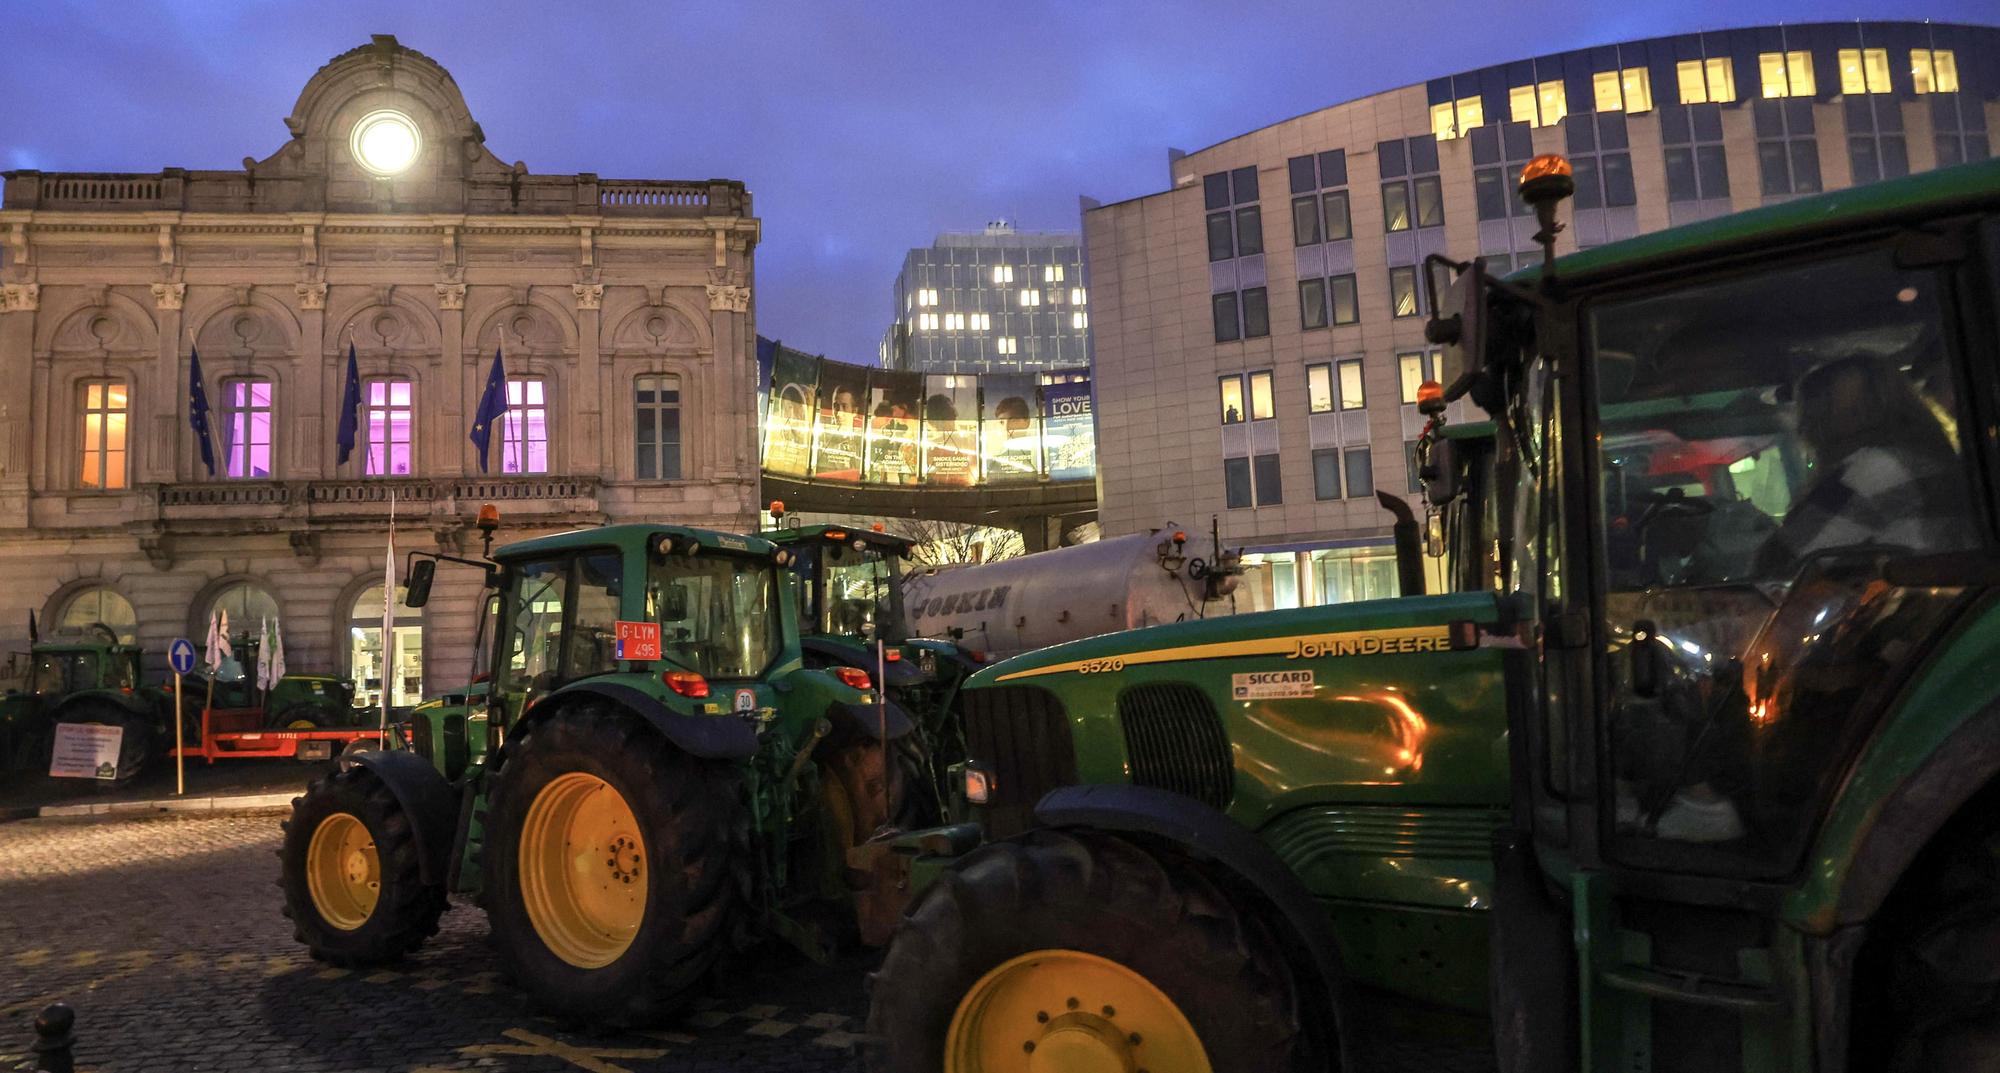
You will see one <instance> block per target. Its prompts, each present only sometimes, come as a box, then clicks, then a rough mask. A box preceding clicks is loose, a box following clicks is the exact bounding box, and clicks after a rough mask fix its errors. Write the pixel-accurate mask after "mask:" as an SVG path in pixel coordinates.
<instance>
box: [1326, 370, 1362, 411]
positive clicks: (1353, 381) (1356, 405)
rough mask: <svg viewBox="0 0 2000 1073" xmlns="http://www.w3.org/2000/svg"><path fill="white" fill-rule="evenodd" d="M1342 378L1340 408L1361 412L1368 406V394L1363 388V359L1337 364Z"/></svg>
mask: <svg viewBox="0 0 2000 1073" xmlns="http://www.w3.org/2000/svg"><path fill="white" fill-rule="evenodd" d="M1334 368H1335V371H1336V372H1337V373H1338V375H1339V377H1340V408H1341V409H1343V410H1359V409H1361V408H1362V407H1364V406H1367V405H1368V393H1367V392H1366V391H1364V390H1363V389H1362V386H1361V359H1360V358H1349V359H1347V360H1346V361H1343V362H1338V363H1336V364H1335V367H1334Z"/></svg>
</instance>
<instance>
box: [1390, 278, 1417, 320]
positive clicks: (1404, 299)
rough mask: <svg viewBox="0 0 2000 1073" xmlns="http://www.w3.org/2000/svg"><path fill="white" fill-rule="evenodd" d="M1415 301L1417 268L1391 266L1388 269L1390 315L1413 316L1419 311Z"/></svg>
mask: <svg viewBox="0 0 2000 1073" xmlns="http://www.w3.org/2000/svg"><path fill="white" fill-rule="evenodd" d="M1418 304H1419V303H1418V301H1417V270H1416V269H1415V268H1391V269H1390V270H1389V311H1390V316H1395V317H1414V316H1416V315H1417V313H1418V312H1419V310H1418V308H1417V307H1418Z"/></svg>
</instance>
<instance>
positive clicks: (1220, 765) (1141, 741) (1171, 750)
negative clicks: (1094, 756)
mask: <svg viewBox="0 0 2000 1073" xmlns="http://www.w3.org/2000/svg"><path fill="white" fill-rule="evenodd" d="M1118 723H1119V725H1120V726H1121V727H1123V728H1124V731H1125V755H1126V758H1127V759H1128V760H1130V761H1131V764H1132V782H1133V784H1134V785H1138V786H1150V787H1153V788H1155V789H1160V790H1172V791H1173V792H1175V793H1177V794H1185V795H1187V796H1188V797H1192V798H1194V799H1195V800H1196V801H1200V802H1202V803H1203V804H1205V805H1209V806H1212V807H1214V808H1217V809H1226V808H1228V807H1229V801H1230V799H1231V798H1232V797H1234V796H1235V790H1236V765H1235V762H1234V760H1233V759H1232V757H1231V755H1230V752H1229V735H1227V734H1225V733H1223V731H1222V720H1221V718H1220V717H1218V716H1217V715H1216V714H1215V706H1214V705H1212V704H1210V703H1209V702H1208V697H1207V696H1206V695H1204V694H1203V693H1202V691H1201V690H1199V689H1197V688H1195V687H1194V686H1191V685H1186V684H1182V683H1173V682H1162V683H1156V684H1149V685H1141V686H1133V687H1132V688H1131V689H1128V690H1126V691H1125V692H1123V693H1120V694H1119V695H1118Z"/></svg>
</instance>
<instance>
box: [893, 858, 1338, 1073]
mask: <svg viewBox="0 0 2000 1073" xmlns="http://www.w3.org/2000/svg"><path fill="white" fill-rule="evenodd" d="M868 986H869V996H870V1007H869V1012H868V1033H867V1034H868V1039H869V1040H870V1041H871V1042H870V1050H869V1054H868V1068H869V1069H871V1070H874V1071H876V1073H918V1071H924V1073H935V1071H937V1070H940V1069H941V1070H943V1071H944V1073H973V1071H978V1073H1003V1071H1005V1073H1012V1071H1021V1073H1026V1071H1029V1070H1043V1069H1062V1070H1076V1071H1079V1073H1083V1071H1092V1073H1094V1071H1098V1070H1105V1071H1111V1070H1131V1069H1145V1070H1149V1071H1151V1073H1214V1071H1239V1070H1240V1071H1251V1070H1258V1071H1270V1070H1288V1069H1294V1068H1305V1067H1306V1064H1307V1063H1308V1062H1311V1061H1312V1060H1313V1059H1314V1058H1315V1057H1316V1058H1317V1067H1324V1065H1325V1062H1326V1058H1327V1056H1325V1055H1319V1056H1313V1055H1310V1054H1308V1053H1307V1052H1309V1051H1311V1050H1312V1049H1313V1047H1312V1044H1310V1043H1309V1042H1308V1040H1307V1036H1306V1034H1305V1033H1304V1032H1303V1031H1302V1030H1301V1026H1300V1023H1299V1015H1298V1010H1297V1001H1296V998H1295V995H1296V993H1297V990H1296V987H1295V985H1294V980H1293V978H1292V974H1291V971H1290V969H1289V968H1288V966H1287V965H1286V963H1285V959H1284V955H1283V953H1282V951H1281V950H1280V949H1279V948H1278V946H1277V944H1276V943H1275V942H1274V941H1272V939H1271V937H1270V935H1269V933H1268V932H1266V931H1265V930H1264V929H1263V928H1262V927H1261V926H1260V925H1259V924H1258V922H1257V921H1256V920H1255V919H1253V918H1250V917H1247V916H1245V915H1243V914H1242V913H1241V912H1239V911H1238V909H1237V908H1236V907H1235V906H1234V905H1232V904H1231V902H1230V901H1229V899H1228V897H1227V896H1226V895H1225V894H1224V893H1223V892H1222V891H1221V890H1220V889H1219V888H1218V887H1217V886H1216V885H1215V884H1213V883H1211V882H1210V881H1209V880H1208V879H1207V878H1206V877H1204V876H1203V875H1202V874H1201V872H1199V871H1198V870H1197V869H1196V868H1195V867H1194V866H1193V865H1192V864H1191V863H1190V862H1187V861H1185V860H1182V859H1178V858H1175V857H1170V856H1165V855H1156V854H1153V853H1149V852H1147V851H1146V850H1145V849H1142V848H1141V847H1139V846H1138V845H1135V844H1134V843H1132V842H1129V841H1126V840H1125V839H1122V838H1118V837H1114V836H1111V835H1106V834H1099V833H1094V832H1090V833H1086V832H1069V831H1034V832H1030V833H1029V834H1027V835H1024V836H1022V837H1021V838H1019V839H1016V840H1011V841H1007V842H1000V843H995V844H993V845H990V846H987V847H985V848H983V849H980V850H978V851H977V852H975V853H973V854H971V855H970V856H968V857H967V858H966V859H965V861H964V862H963V863H962V864H960V865H958V866H957V867H956V868H954V869H953V870H952V871H951V872H949V873H947V874H946V875H945V876H944V877H943V878H942V879H940V880H939V881H938V882H937V883H935V884H933V885H932V886H931V887H930V888H929V889H928V890H926V891H925V892H924V894H923V895H922V896H921V897H920V898H919V899H918V900H917V903H916V905H915V906H914V907H912V908H911V910H910V913H909V915H908V917H906V918H905V920H904V922H903V925H902V927H901V928H900V929H899V930H898V931H897V932H896V937H895V940H894V941H893V942H892V943H891V944H890V946H889V952H888V954H887V955H886V956H885V957H884V959H883V962H882V969H881V971H879V972H877V973H876V974H875V975H874V976H872V977H870V979H869V982H868Z"/></svg>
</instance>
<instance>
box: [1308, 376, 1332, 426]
mask: <svg viewBox="0 0 2000 1073" xmlns="http://www.w3.org/2000/svg"><path fill="white" fill-rule="evenodd" d="M1306 412H1307V413H1315V414H1327V413H1332V412H1333V366H1331V365H1308V366H1306Z"/></svg>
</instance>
